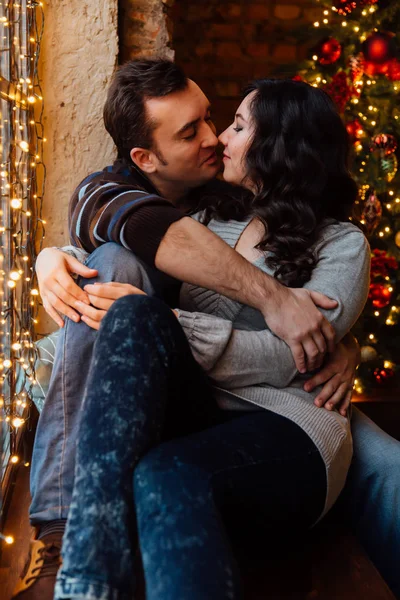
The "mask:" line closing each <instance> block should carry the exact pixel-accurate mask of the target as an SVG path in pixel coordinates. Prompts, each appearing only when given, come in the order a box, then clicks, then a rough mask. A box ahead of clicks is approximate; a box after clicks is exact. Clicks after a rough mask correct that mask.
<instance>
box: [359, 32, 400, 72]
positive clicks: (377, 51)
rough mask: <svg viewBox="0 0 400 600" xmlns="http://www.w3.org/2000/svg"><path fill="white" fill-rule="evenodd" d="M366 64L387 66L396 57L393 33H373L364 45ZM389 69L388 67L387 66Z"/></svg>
mask: <svg viewBox="0 0 400 600" xmlns="http://www.w3.org/2000/svg"><path fill="white" fill-rule="evenodd" d="M362 50H363V53H364V57H365V60H366V63H372V64H373V65H385V64H386V63H388V61H390V60H391V59H392V58H394V56H395V52H396V45H395V41H394V38H393V35H392V34H391V33H380V32H377V33H373V34H371V35H370V36H368V37H367V39H366V40H365V42H364V43H363V45H362ZM387 68H389V67H388V65H387Z"/></svg>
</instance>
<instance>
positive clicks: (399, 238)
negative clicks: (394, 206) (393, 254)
mask: <svg viewBox="0 0 400 600" xmlns="http://www.w3.org/2000/svg"><path fill="white" fill-rule="evenodd" d="M394 241H395V243H396V246H397V247H398V248H400V231H398V232H397V233H396V236H395V238H394Z"/></svg>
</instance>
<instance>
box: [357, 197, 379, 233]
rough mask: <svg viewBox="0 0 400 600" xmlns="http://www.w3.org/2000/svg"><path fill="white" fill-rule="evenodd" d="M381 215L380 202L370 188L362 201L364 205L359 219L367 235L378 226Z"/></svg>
mask: <svg viewBox="0 0 400 600" xmlns="http://www.w3.org/2000/svg"><path fill="white" fill-rule="evenodd" d="M381 217H382V204H381V202H380V200H379V198H378V196H377V195H376V194H375V192H374V191H373V190H370V192H369V194H368V196H367V197H366V199H365V201H364V206H363V208H362V212H361V220H362V222H363V223H364V226H365V228H366V230H367V233H368V235H371V234H372V233H373V232H374V231H375V229H376V228H377V227H378V225H379V222H380V220H381Z"/></svg>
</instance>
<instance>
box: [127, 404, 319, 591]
mask: <svg viewBox="0 0 400 600" xmlns="http://www.w3.org/2000/svg"><path fill="white" fill-rule="evenodd" d="M134 495H135V504H136V514H137V522H138V532H139V544H140V548H141V551H142V559H143V566H144V572H145V580H146V598H147V599H148V600H188V599H189V598H190V599H191V600H224V599H228V598H229V599H234V600H237V599H239V598H242V597H243V595H242V590H241V585H240V578H239V577H238V575H237V570H236V565H235V561H234V559H233V556H232V551H231V546H230V543H229V542H228V536H227V530H226V527H225V524H226V517H227V515H229V523H230V524H232V523H233V524H234V527H235V528H236V527H240V528H241V529H249V531H251V532H253V533H255V532H257V530H259V531H260V530H261V531H262V532H263V535H264V544H265V546H266V547H267V548H269V549H271V548H273V547H274V544H275V543H276V541H277V540H280V541H281V540H282V537H284V535H285V533H287V534H288V533H289V532H291V533H294V532H296V533H299V532H302V531H304V530H305V529H306V528H308V527H310V526H311V525H312V524H313V523H314V522H315V521H316V520H317V519H318V517H319V516H320V515H321V513H322V510H323V507H324V503H325V495H326V471H325V465H324V463H323V461H322V459H321V456H320V454H319V452H318V451H317V449H316V447H315V446H314V444H313V442H312V441H311V440H310V438H309V437H308V436H307V435H306V434H305V433H304V432H303V431H302V430H301V429H300V428H299V427H298V426H297V425H296V424H294V423H293V422H291V421H289V420H288V419H286V418H285V417H282V416H280V415H276V414H274V413H272V412H270V411H267V410H265V411H257V412H252V413H247V414H246V415H244V416H238V417H236V418H233V419H231V420H229V421H227V422H225V423H223V424H220V425H217V426H214V427H212V428H209V429H208V430H206V431H202V432H199V433H196V434H192V435H190V436H187V437H185V438H181V439H178V440H172V441H170V442H166V443H163V444H161V445H159V446H158V447H157V448H154V449H153V450H151V451H150V452H149V453H148V454H147V455H146V456H145V457H144V458H142V459H141V461H140V463H139V465H138V466H137V467H136V470H135V474H134Z"/></svg>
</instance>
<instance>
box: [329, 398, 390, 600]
mask: <svg viewBox="0 0 400 600" xmlns="http://www.w3.org/2000/svg"><path fill="white" fill-rule="evenodd" d="M351 426H352V427H351V429H352V434H353V445H354V454H353V460H352V464H351V467H350V471H349V474H348V477H347V482H346V486H345V488H344V490H343V492H342V497H341V499H340V506H341V508H342V509H343V510H342V514H343V516H344V517H345V518H346V519H347V520H348V521H349V524H350V526H351V527H352V528H353V530H354V533H355V534H356V536H357V538H358V539H359V541H360V542H361V544H362V545H363V546H364V548H365V550H366V551H367V553H368V555H369V557H370V558H371V560H372V562H373V563H374V564H375V566H376V568H377V569H378V570H379V571H380V572H381V574H382V576H383V578H384V579H385V580H386V582H387V584H388V585H389V587H390V588H391V589H392V591H393V593H394V594H395V596H396V597H397V598H400V443H399V442H398V441H397V440H395V439H394V438H392V437H391V436H390V435H388V434H387V433H384V432H383V431H382V429H380V428H379V427H378V426H377V425H375V423H373V421H371V419H369V418H368V417H367V416H366V415H364V414H363V413H362V412H361V411H360V410H358V409H357V408H356V407H355V406H354V405H353V416H352V420H351Z"/></svg>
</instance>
